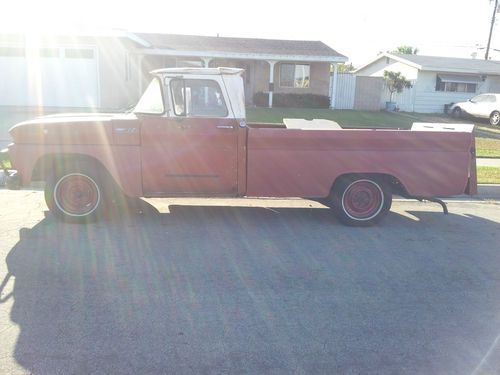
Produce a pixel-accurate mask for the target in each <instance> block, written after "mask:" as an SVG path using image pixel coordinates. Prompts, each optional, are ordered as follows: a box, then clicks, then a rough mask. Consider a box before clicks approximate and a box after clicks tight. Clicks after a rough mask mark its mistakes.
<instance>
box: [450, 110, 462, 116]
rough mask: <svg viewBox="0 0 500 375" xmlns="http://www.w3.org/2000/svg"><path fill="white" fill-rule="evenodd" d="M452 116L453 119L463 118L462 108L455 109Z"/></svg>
mask: <svg viewBox="0 0 500 375" xmlns="http://www.w3.org/2000/svg"><path fill="white" fill-rule="evenodd" d="M451 116H452V117H453V118H461V117H462V110H461V109H460V107H455V108H453V111H452V112H451Z"/></svg>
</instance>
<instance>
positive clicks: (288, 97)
mask: <svg viewBox="0 0 500 375" xmlns="http://www.w3.org/2000/svg"><path fill="white" fill-rule="evenodd" d="M253 102H254V104H255V105H256V106H257V107H267V106H268V105H269V94H268V93H267V92H258V93H255V95H254V96H253ZM329 106H330V98H329V97H328V96H326V95H317V94H282V93H274V95H273V107H288V108H290V107H293V108H328V107H329Z"/></svg>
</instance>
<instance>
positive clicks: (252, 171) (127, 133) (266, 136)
mask: <svg viewBox="0 0 500 375" xmlns="http://www.w3.org/2000/svg"><path fill="white" fill-rule="evenodd" d="M10 133H11V135H12V137H13V139H14V142H15V144H14V145H13V146H11V147H10V154H11V159H12V162H13V165H14V167H15V168H16V169H18V170H19V172H20V174H21V176H22V183H23V185H27V184H29V183H30V181H31V175H32V171H33V168H34V167H35V165H36V163H37V161H38V160H39V159H40V158H42V157H43V156H45V155H58V156H60V155H68V154H70V155H74V154H77V155H86V156H88V157H91V158H94V159H96V160H98V161H99V162H100V163H101V164H102V165H103V166H104V167H105V168H106V169H107V170H108V171H109V173H110V174H111V176H112V177H113V178H114V179H115V180H116V182H117V183H118V184H119V185H120V186H121V187H122V189H123V190H124V192H125V193H126V194H128V195H130V196H138V197H140V196H178V195H191V196H227V197H233V196H261V197H304V198H318V197H325V196H327V195H328V194H329V192H330V189H331V187H332V184H333V183H334V181H335V179H336V178H337V177H338V176H340V175H342V174H346V173H383V174H387V175H390V176H394V177H395V178H397V179H398V180H399V181H401V183H402V184H403V185H404V187H405V188H406V190H407V191H408V193H409V194H410V195H413V196H421V197H435V196H452V195H458V194H462V193H464V191H465V190H466V187H467V185H468V182H469V175H470V176H471V177H472V178H471V181H470V182H469V185H470V186H469V187H470V191H471V192H474V191H475V184H476V182H475V179H474V176H475V171H474V170H473V166H474V165H475V164H474V162H475V159H474V156H473V155H472V154H471V149H472V148H473V146H474V136H473V135H472V134H470V133H461V132H446V133H444V132H425V131H419V132H413V131H400V130H338V131H324V130H291V129H285V128H284V127H283V126H269V125H265V124H260V125H258V124H252V125H250V126H249V127H247V128H243V127H240V126H239V121H238V120H236V119H230V118H223V119H220V118H185V119H175V118H168V117H164V116H155V115H134V114H129V115H119V116H101V117H98V116H88V117H84V118H78V119H74V118H68V119H64V118H57V120H53V119H50V118H46V119H43V120H38V121H37V120H34V121H31V122H28V123H24V124H21V125H19V126H16V127H14V128H13V129H12V130H11V132H10Z"/></svg>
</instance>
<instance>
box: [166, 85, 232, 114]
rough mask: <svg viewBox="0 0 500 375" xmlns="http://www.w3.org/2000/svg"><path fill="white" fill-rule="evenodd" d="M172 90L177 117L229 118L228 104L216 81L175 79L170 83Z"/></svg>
mask: <svg viewBox="0 0 500 375" xmlns="http://www.w3.org/2000/svg"><path fill="white" fill-rule="evenodd" d="M170 90H171V93H172V101H173V107H174V113H175V115H176V116H187V117H197V116H202V117H226V116H227V113H228V112H227V107H226V102H225V101H224V96H223V95H222V91H221V89H220V87H219V84H218V83H217V82H216V81H213V80H208V79H173V80H172V81H170Z"/></svg>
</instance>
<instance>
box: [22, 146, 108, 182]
mask: <svg viewBox="0 0 500 375" xmlns="http://www.w3.org/2000/svg"><path fill="white" fill-rule="evenodd" d="M79 163H90V164H93V165H95V166H96V168H100V169H101V170H102V171H106V172H107V173H108V174H109V171H108V170H107V168H106V167H105V166H104V165H103V164H102V163H101V161H100V160H98V159H97V158H95V157H92V156H90V155H85V154H78V153H67V154H46V155H43V156H41V157H39V158H38V160H37V161H36V163H35V165H34V167H33V171H32V173H31V181H46V180H47V178H48V176H49V174H50V173H51V172H52V171H54V170H64V169H67V168H68V167H70V166H74V165H75V164H79Z"/></svg>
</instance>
